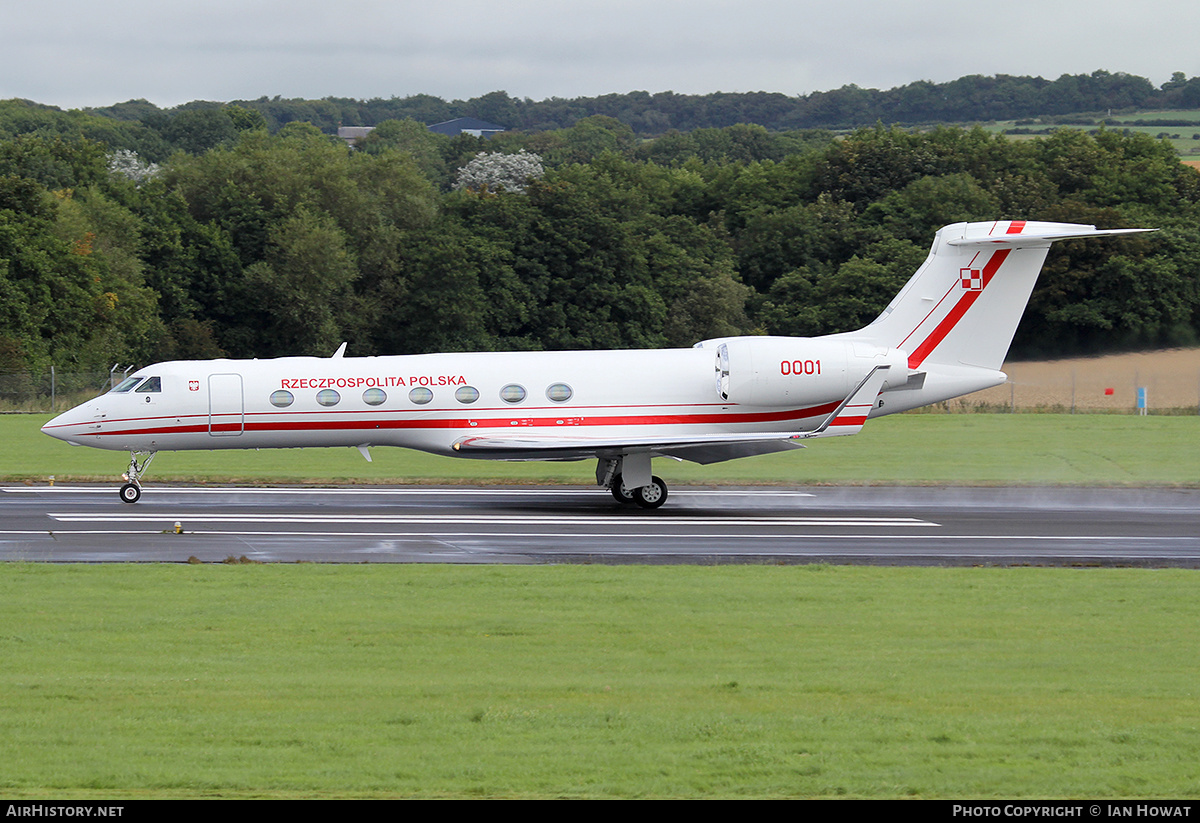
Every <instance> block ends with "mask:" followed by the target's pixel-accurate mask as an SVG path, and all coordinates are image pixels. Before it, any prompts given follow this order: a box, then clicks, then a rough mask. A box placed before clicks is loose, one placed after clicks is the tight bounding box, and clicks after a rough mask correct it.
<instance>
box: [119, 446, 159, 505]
mask: <svg viewBox="0 0 1200 823" xmlns="http://www.w3.org/2000/svg"><path fill="white" fill-rule="evenodd" d="M156 454H158V452H130V453H129V468H128V469H126V470H125V473H124V474H123V475H121V478H122V479H124V480H127V481H129V482H127V483H126V484H125V485H124V486H122V487H121V501H122V502H124V503H136V502H138V500H140V499H141V497H142V480H141V478H142V474H143V473H144V472H145V471H146V469H148V468H150V461H152V460H153V459H154V455H156ZM138 457H141V458H142V460H141V461H140V462H139V461H138Z"/></svg>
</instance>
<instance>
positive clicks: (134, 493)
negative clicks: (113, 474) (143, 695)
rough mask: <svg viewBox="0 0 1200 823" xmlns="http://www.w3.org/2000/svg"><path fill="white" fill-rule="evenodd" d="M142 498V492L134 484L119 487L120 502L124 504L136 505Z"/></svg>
mask: <svg viewBox="0 0 1200 823" xmlns="http://www.w3.org/2000/svg"><path fill="white" fill-rule="evenodd" d="M141 497H142V490H141V489H139V488H138V487H137V484H135V483H126V484H125V485H124V486H122V487H121V500H123V501H124V502H126V503H136V502H138V500H140V499H141Z"/></svg>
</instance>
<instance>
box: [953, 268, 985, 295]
mask: <svg viewBox="0 0 1200 823" xmlns="http://www.w3.org/2000/svg"><path fill="white" fill-rule="evenodd" d="M958 274H959V277H960V278H961V280H962V287H963V291H983V270H982V269H959V270H958Z"/></svg>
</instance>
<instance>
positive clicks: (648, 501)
mask: <svg viewBox="0 0 1200 823" xmlns="http://www.w3.org/2000/svg"><path fill="white" fill-rule="evenodd" d="M633 499H634V502H635V503H637V504H638V505H639V506H641V507H642V508H643V509H657V508H658V507H659V506H661V505H662V504H663V503H666V502H667V484H666V483H664V482H663V481H662V478H661V477H651V478H650V485H648V486H642V487H641V488H640V489H638V490H637V491H636V492H634V493H633Z"/></svg>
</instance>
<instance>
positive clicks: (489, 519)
mask: <svg viewBox="0 0 1200 823" xmlns="http://www.w3.org/2000/svg"><path fill="white" fill-rule="evenodd" d="M49 516H50V517H52V518H53V519H55V520H58V521H59V522H63V523H87V522H96V523H169V524H174V523H175V522H176V521H179V522H180V523H280V524H283V525H289V524H293V523H294V524H297V525H299V524H313V523H329V524H343V525H351V524H373V523H395V524H397V525H399V524H406V523H414V524H443V523H444V524H464V525H466V524H476V523H504V524H510V523H511V524H522V525H540V524H546V525H550V526H554V527H556V528H565V527H569V526H574V525H577V524H587V525H608V526H611V525H620V524H622V523H629V524H636V525H638V526H642V527H645V526H651V525H653V526H667V527H674V526H678V525H681V524H685V525H703V526H744V525H754V526H760V525H763V526H871V527H875V526H880V527H882V526H931V527H937V526H938V524H937V523H931V522H929V521H928V520H919V519H917V518H915V517H739V518H728V517H671V518H662V519H660V520H654V521H651V520H647V519H644V518H632V517H626V518H620V517H614V516H612V515H594V516H592V515H589V516H579V517H570V516H566V517H565V516H563V515H560V514H544V515H537V514H535V515H522V514H492V515H459V514H252V513H224V512H212V513H197V512H189V513H187V514H165V513H164V514H142V513H140V512H64V513H60V514H54V513H51V514H50V515H49ZM572 534H575V532H574V531H572Z"/></svg>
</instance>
